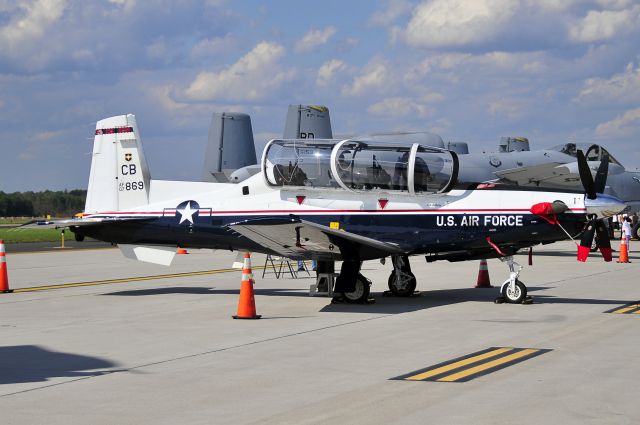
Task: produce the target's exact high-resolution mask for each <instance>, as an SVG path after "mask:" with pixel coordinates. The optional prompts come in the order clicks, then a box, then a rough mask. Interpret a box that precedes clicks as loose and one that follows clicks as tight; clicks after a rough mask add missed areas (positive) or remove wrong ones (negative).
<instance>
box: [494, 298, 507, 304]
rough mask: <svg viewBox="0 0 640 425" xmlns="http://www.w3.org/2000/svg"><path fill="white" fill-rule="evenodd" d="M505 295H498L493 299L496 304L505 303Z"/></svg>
mask: <svg viewBox="0 0 640 425" xmlns="http://www.w3.org/2000/svg"><path fill="white" fill-rule="evenodd" d="M504 301H505V299H504V297H497V298H496V299H495V300H493V302H494V304H504Z"/></svg>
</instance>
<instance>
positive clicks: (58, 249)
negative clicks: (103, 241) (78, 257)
mask: <svg viewBox="0 0 640 425" xmlns="http://www.w3.org/2000/svg"><path fill="white" fill-rule="evenodd" d="M116 248H118V247H117V246H105V247H100V248H59V247H51V249H41V250H38V251H19V252H8V254H9V255H25V254H46V253H49V252H78V251H102V250H105V249H116Z"/></svg>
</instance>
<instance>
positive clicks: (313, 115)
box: [284, 105, 333, 139]
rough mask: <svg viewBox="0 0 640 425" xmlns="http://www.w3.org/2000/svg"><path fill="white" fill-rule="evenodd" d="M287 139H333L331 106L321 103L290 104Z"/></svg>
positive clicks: (285, 134)
mask: <svg viewBox="0 0 640 425" xmlns="http://www.w3.org/2000/svg"><path fill="white" fill-rule="evenodd" d="M284 138H285V139H332V138H333V133H332V131H331V118H330V117H329V108H327V107H326V106H321V105H289V110H288V111H287V121H286V122H285V125H284Z"/></svg>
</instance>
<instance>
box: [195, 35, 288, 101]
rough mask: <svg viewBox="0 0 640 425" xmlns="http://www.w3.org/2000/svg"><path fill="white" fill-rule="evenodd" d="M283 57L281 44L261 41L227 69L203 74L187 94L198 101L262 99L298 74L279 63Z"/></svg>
mask: <svg viewBox="0 0 640 425" xmlns="http://www.w3.org/2000/svg"><path fill="white" fill-rule="evenodd" d="M284 55H285V49H284V47H282V46H281V45H279V44H276V43H269V42H266V41H262V42H260V43H258V44H257V45H256V46H255V47H254V48H253V49H252V50H251V51H250V52H249V53H247V54H246V55H244V56H243V57H242V58H240V59H239V60H238V61H237V62H236V63H234V64H233V65H231V66H229V67H228V68H226V69H224V70H222V71H220V72H209V71H202V72H200V73H199V74H198V75H197V77H196V78H195V80H194V81H193V82H192V83H191V85H189V87H188V88H187V89H186V90H185V92H184V94H185V96H186V97H187V98H188V99H190V100H197V101H206V100H213V99H234V100H257V99H262V98H264V97H266V96H267V95H268V94H269V93H271V92H272V91H273V90H275V89H277V88H278V87H280V86H281V85H282V84H283V83H285V82H287V81H290V80H291V79H292V78H293V76H294V75H295V71H294V70H283V69H282V67H281V66H280V65H279V64H278V61H279V60H280V59H281V58H282V57H283V56H284Z"/></svg>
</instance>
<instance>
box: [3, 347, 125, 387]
mask: <svg viewBox="0 0 640 425" xmlns="http://www.w3.org/2000/svg"><path fill="white" fill-rule="evenodd" d="M114 366H116V364H115V363H113V362H110V361H108V360H104V359H100V358H98V357H90V356H84V355H79V354H71V353H61V352H56V351H50V350H48V349H46V348H43V347H39V346H37V345H13V346H7V347H0V384H16V383H25V382H43V381H47V380H49V379H50V378H78V377H85V376H99V375H103V374H105V373H107V371H104V370H102V371H96V369H108V368H112V367H114ZM109 372H112V370H111V371H109Z"/></svg>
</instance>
